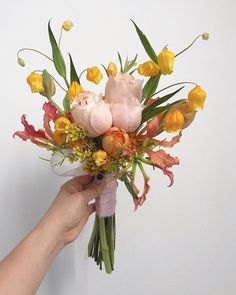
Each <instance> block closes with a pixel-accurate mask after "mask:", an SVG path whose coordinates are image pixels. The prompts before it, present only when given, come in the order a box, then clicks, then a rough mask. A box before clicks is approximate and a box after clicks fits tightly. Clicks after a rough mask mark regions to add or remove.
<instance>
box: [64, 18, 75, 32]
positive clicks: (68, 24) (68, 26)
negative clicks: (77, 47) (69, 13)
mask: <svg viewBox="0 0 236 295" xmlns="http://www.w3.org/2000/svg"><path fill="white" fill-rule="evenodd" d="M73 26H74V24H73V23H72V21H71V20H65V21H64V22H63V24H62V28H63V29H64V30H65V31H67V32H68V31H70V29H71V28H72V27H73Z"/></svg>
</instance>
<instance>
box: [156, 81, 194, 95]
mask: <svg viewBox="0 0 236 295" xmlns="http://www.w3.org/2000/svg"><path fill="white" fill-rule="evenodd" d="M182 84H192V85H195V86H197V84H196V83H194V82H190V81H184V82H178V83H175V84H172V85H170V86H167V87H165V88H162V89H161V90H159V91H157V92H155V93H154V94H153V96H154V95H157V94H158V93H160V92H162V91H164V90H166V89H169V88H171V87H174V86H178V85H182Z"/></svg>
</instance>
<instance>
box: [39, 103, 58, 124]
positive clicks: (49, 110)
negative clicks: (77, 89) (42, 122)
mask: <svg viewBox="0 0 236 295" xmlns="http://www.w3.org/2000/svg"><path fill="white" fill-rule="evenodd" d="M43 110H44V112H45V114H46V115H47V116H48V117H49V118H50V119H52V120H53V122H55V121H56V120H57V119H58V118H59V115H58V111H57V109H56V108H55V107H54V106H53V105H52V104H51V103H50V102H45V104H44V105H43Z"/></svg>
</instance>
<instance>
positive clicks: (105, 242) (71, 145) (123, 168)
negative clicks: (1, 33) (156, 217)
mask: <svg viewBox="0 0 236 295" xmlns="http://www.w3.org/2000/svg"><path fill="white" fill-rule="evenodd" d="M133 24H134V26H135V29H136V32H137V34H138V36H139V39H140V41H141V43H142V45H143V47H144V49H145V51H146V53H147V55H148V57H149V59H148V60H146V61H143V62H142V63H138V61H137V59H138V56H137V55H136V56H135V57H134V58H133V59H131V60H130V59H128V58H126V61H125V62H123V60H122V57H121V55H120V54H119V53H118V60H119V69H118V66H117V64H116V63H114V62H110V63H109V64H108V66H103V65H102V68H103V73H102V71H101V69H99V68H98V67H97V66H92V67H88V68H86V69H84V70H82V71H81V74H79V75H78V73H77V70H76V68H75V65H74V62H73V59H72V57H71V55H70V54H69V63H70V66H69V68H70V75H69V76H70V78H69V80H68V74H67V66H66V63H65V60H64V57H63V55H62V52H61V49H60V45H61V39H62V33H63V31H69V30H70V29H71V28H72V27H73V23H72V22H71V21H65V22H64V23H63V25H62V27H61V34H60V37H59V41H57V40H56V38H55V36H54V34H53V32H52V30H51V25H50V22H49V23H48V33H49V40H50V44H51V48H52V57H49V56H47V55H46V54H44V53H42V52H40V51H38V50H35V49H29V48H23V49H21V50H19V51H18V54H17V56H18V63H19V64H20V65H21V66H25V62H24V60H23V59H22V57H20V53H21V52H22V51H25V50H32V51H35V52H37V53H39V54H41V55H43V56H44V57H45V58H47V59H48V60H49V61H50V62H52V63H53V64H54V66H55V69H56V71H57V73H58V75H59V76H60V78H61V79H62V82H63V83H64V84H65V85H62V84H61V82H59V81H58V80H57V79H56V78H55V77H54V76H52V75H51V74H50V73H49V72H48V71H47V70H46V69H42V70H36V71H33V72H32V73H31V74H30V75H29V76H28V78H27V82H28V84H29V86H30V88H31V91H32V92H33V93H39V94H40V95H42V96H44V97H45V100H46V101H45V102H44V104H43V111H44V115H43V128H41V129H39V130H35V128H34V127H33V126H32V125H29V124H28V122H27V119H26V116H25V115H23V116H22V118H21V123H22V124H23V126H24V130H23V131H17V132H15V134H14V136H19V137H20V138H21V139H23V140H30V141H31V142H32V143H34V144H37V145H38V146H40V147H42V148H45V149H47V150H48V151H50V152H51V153H52V156H51V158H50V160H49V161H50V164H51V167H52V169H53V171H54V172H55V173H56V174H58V175H62V176H79V175H86V174H89V175H94V176H95V177H97V178H98V179H101V178H104V177H105V178H106V183H107V184H106V187H105V189H104V191H103V193H102V194H101V195H100V196H99V197H98V198H97V199H96V217H95V223H94V228H93V231H92V235H91V239H90V241H89V245H88V254H89V256H90V257H92V258H94V260H95V262H96V263H97V264H98V265H99V266H100V269H102V264H103V263H104V266H105V270H106V272H107V273H111V272H112V271H113V269H114V249H115V205H116V190H117V180H118V179H119V180H121V181H122V182H123V183H124V184H125V186H126V187H127V189H128V191H129V193H130V194H131V196H132V199H133V201H134V205H135V209H137V208H138V206H141V205H142V204H143V203H144V201H145V200H146V197H147V193H148V191H149V189H150V186H149V177H148V175H147V174H146V171H145V168H144V167H145V165H150V166H152V167H153V168H154V169H160V170H161V171H162V172H163V173H164V174H165V175H167V176H168V177H169V179H170V186H171V185H172V184H173V182H174V176H173V173H172V171H171V167H172V166H174V165H178V164H179V159H178V158H177V157H173V156H171V155H169V154H168V153H167V152H166V149H168V148H172V147H173V146H174V145H175V144H176V143H178V142H179V140H180V137H181V136H182V130H183V129H185V128H186V127H188V126H189V125H190V124H191V123H192V121H193V120H194V117H195V114H196V112H197V110H198V109H202V108H203V106H204V102H205V98H206V93H205V91H204V90H203V89H202V88H201V87H200V86H199V85H197V84H195V83H193V82H178V83H175V84H173V85H170V86H168V87H165V88H164V89H158V85H159V81H160V78H161V77H163V76H165V75H170V74H172V73H173V69H174V61H175V59H176V58H177V56H179V55H180V54H182V53H183V52H184V51H185V50H187V49H188V48H189V47H191V46H192V45H193V43H194V42H195V41H196V40H197V39H198V38H199V37H202V39H204V40H207V39H208V34H207V33H204V34H201V35H199V36H198V37H197V38H196V39H195V40H194V41H193V42H192V43H191V44H190V46H188V47H187V48H185V49H184V50H182V51H181V52H179V53H178V54H174V53H173V52H172V51H170V50H169V49H168V48H167V47H164V48H163V49H162V50H161V51H160V52H159V54H158V55H157V54H156V51H155V50H154V49H153V47H152V46H151V44H150V42H149V41H148V39H147V37H146V36H145V35H144V33H143V32H142V31H141V30H140V29H139V27H138V26H137V25H136V24H135V23H134V22H133ZM85 74H86V79H87V80H88V81H91V82H92V83H95V84H99V83H100V81H101V80H102V79H103V76H105V77H106V79H107V81H106V86H105V90H104V91H103V93H102V94H98V93H94V92H91V91H90V90H88V89H85V88H84V83H83V79H84V75H85ZM163 78H164V77H163ZM146 79H147V81H144V80H146ZM184 84H190V85H194V87H193V88H192V90H191V91H190V92H189V93H188V97H187V98H186V99H177V100H174V101H173V100H172V102H170V100H171V98H173V97H174V96H176V95H177V94H178V93H179V92H180V90H182V89H183V87H184V86H183V85H184ZM178 85H180V86H181V87H180V88H179V89H177V90H175V91H172V92H170V93H167V94H165V95H162V93H163V92H164V91H166V90H168V89H171V88H172V87H176V86H178ZM56 88H61V89H62V91H63V92H64V97H63V101H62V103H60V105H59V104H58V103H57V102H56V100H55V99H54V98H55V97H56V96H57V95H56ZM164 132H167V133H176V134H175V136H173V138H172V139H171V140H169V141H168V140H166V139H165V136H163V137H161V135H162V134H163V133H164ZM137 169H139V170H140V171H141V173H142V175H143V189H142V190H141V191H139V188H138V187H137V186H136V184H135V176H136V171H137Z"/></svg>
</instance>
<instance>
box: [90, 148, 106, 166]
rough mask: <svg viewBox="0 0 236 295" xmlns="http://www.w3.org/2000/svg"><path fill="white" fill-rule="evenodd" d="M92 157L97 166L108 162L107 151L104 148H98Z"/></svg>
mask: <svg viewBox="0 0 236 295" xmlns="http://www.w3.org/2000/svg"><path fill="white" fill-rule="evenodd" d="M92 158H93V160H94V162H95V163H96V165H97V166H101V165H104V164H106V161H107V153H106V152H105V151H103V150H98V151H97V152H95V153H93V156H92Z"/></svg>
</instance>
